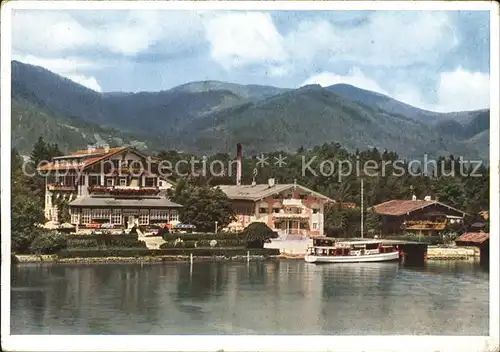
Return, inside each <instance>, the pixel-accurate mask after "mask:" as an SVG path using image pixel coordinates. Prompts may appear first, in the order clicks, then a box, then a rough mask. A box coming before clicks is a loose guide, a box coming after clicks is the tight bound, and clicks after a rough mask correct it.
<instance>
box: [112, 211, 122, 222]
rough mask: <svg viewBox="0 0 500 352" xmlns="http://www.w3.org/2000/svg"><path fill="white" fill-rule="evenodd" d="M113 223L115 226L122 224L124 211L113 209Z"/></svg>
mask: <svg viewBox="0 0 500 352" xmlns="http://www.w3.org/2000/svg"><path fill="white" fill-rule="evenodd" d="M111 223H112V224H115V225H121V224H122V211H121V210H120V209H113V212H112V214H111Z"/></svg>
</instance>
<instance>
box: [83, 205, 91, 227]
mask: <svg viewBox="0 0 500 352" xmlns="http://www.w3.org/2000/svg"><path fill="white" fill-rule="evenodd" d="M89 222H90V209H85V208H84V209H82V224H88V223H89Z"/></svg>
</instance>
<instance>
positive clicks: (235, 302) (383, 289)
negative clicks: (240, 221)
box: [11, 261, 489, 335]
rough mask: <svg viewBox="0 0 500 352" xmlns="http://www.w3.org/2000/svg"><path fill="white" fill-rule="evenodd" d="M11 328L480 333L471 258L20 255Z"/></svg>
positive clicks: (484, 316) (484, 310) (481, 314)
mask: <svg viewBox="0 0 500 352" xmlns="http://www.w3.org/2000/svg"><path fill="white" fill-rule="evenodd" d="M12 274H13V276H12V286H13V289H12V310H11V312H12V313H11V314H12V320H11V325H12V332H13V333H16V334H19V333H38V334H76V333H78V334H99V333H101V334H370V333H371V334H451V335H456V334H464V335H470V334H472V335H474V334H478V335H480V334H487V333H488V275H489V274H488V273H487V272H485V271H484V270H481V269H478V266H476V265H474V264H473V263H472V264H470V263H463V262H462V263H459V262H453V263H450V262H448V263H439V264H437V263H436V264H432V265H431V264H428V265H427V266H426V267H424V268H407V267H403V266H401V265H399V264H397V263H366V264H363V263H360V264H354V265H353V264H339V265H314V264H307V263H304V262H297V261H280V262H268V263H249V264H248V263H194V264H193V265H190V264H189V263H186V264H151V265H133V264H130V265H129V264H115V265H113V264H107V265H21V266H16V267H15V268H13V271H12Z"/></svg>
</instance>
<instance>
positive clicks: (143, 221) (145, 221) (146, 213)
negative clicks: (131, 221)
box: [139, 210, 149, 225]
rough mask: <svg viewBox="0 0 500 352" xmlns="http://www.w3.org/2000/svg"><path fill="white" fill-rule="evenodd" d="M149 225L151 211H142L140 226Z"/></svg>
mask: <svg viewBox="0 0 500 352" xmlns="http://www.w3.org/2000/svg"><path fill="white" fill-rule="evenodd" d="M148 224H149V210H141V211H140V213H139V225H148Z"/></svg>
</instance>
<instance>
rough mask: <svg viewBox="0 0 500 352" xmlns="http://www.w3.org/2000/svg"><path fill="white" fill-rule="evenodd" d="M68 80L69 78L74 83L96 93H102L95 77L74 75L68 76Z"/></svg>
mask: <svg viewBox="0 0 500 352" xmlns="http://www.w3.org/2000/svg"><path fill="white" fill-rule="evenodd" d="M66 78H69V79H70V80H72V81H73V82H76V83H78V84H81V85H82V86H84V87H87V88H90V89H92V90H93V91H96V92H99V93H100V92H102V88H101V86H100V85H99V83H98V82H97V80H96V79H95V77H86V76H80V75H72V74H69V75H67V76H66Z"/></svg>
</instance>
